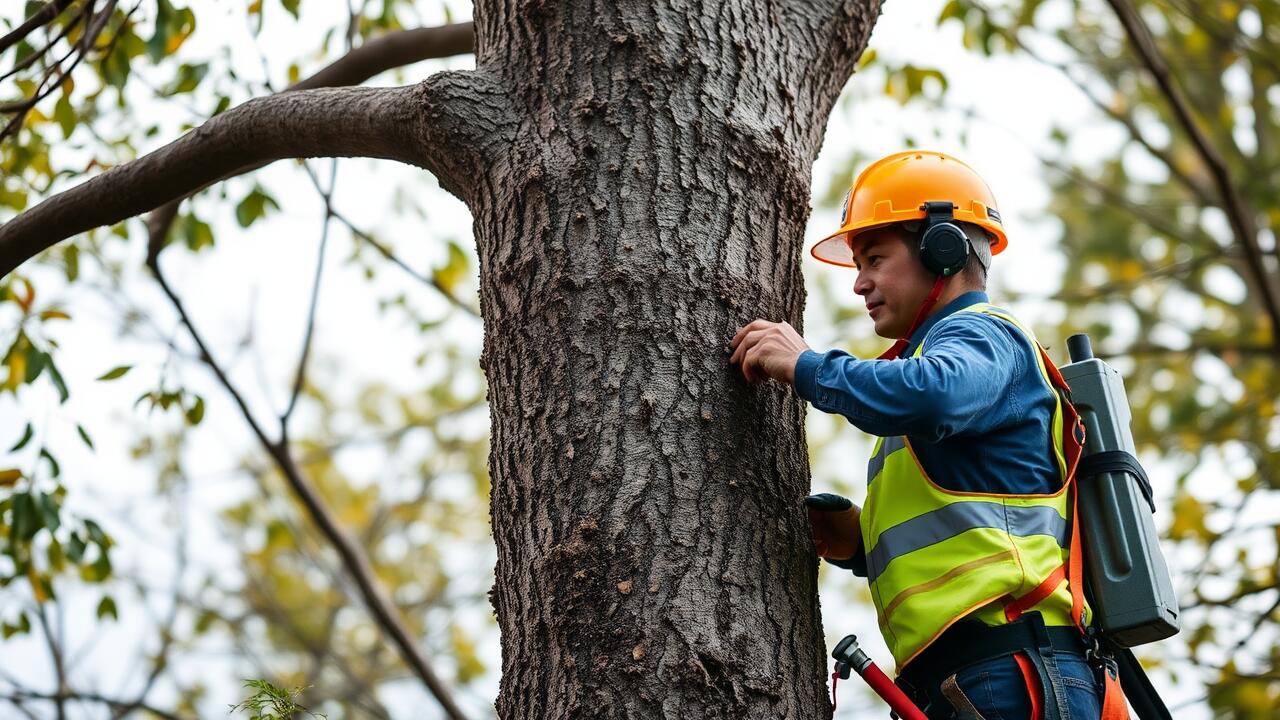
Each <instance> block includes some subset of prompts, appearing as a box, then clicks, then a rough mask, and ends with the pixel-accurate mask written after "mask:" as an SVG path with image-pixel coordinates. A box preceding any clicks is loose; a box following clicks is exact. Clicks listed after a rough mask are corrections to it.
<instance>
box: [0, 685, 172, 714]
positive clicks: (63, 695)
mask: <svg viewBox="0 0 1280 720" xmlns="http://www.w3.org/2000/svg"><path fill="white" fill-rule="evenodd" d="M0 699H4V700H8V701H9V702H11V703H15V704H17V703H21V702H29V701H31V700H48V701H52V702H56V703H61V702H64V701H66V700H74V701H80V702H92V703H102V704H103V705H106V706H107V707H109V708H112V709H113V710H118V709H120V708H123V707H127V706H129V705H130V704H131V703H129V702H128V701H125V700H117V699H115V698H109V697H105V696H103V695H99V694H97V693H91V692H76V691H72V690H65V691H62V692H56V693H41V692H32V691H29V690H17V691H14V692H12V693H10V694H9V695H6V696H3V698H0ZM137 707H138V708H139V709H141V710H145V711H146V712H149V713H151V714H152V715H155V716H156V717H158V718H164V720H182V718H183V716H182V715H177V714H174V713H171V712H168V711H166V710H161V709H160V708H158V707H153V706H151V705H138V706H137Z"/></svg>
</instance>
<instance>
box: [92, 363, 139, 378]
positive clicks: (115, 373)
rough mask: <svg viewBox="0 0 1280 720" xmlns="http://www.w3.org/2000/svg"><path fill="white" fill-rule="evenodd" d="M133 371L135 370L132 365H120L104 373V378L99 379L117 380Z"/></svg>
mask: <svg viewBox="0 0 1280 720" xmlns="http://www.w3.org/2000/svg"><path fill="white" fill-rule="evenodd" d="M132 369H133V366H132V365H120V366H119V367H115V368H112V369H110V370H108V371H107V372H105V373H103V374H102V376H101V377H99V378H98V379H99V380H104V381H105V380H115V379H116V378H122V377H124V374H125V373H127V372H129V371H130V370H132Z"/></svg>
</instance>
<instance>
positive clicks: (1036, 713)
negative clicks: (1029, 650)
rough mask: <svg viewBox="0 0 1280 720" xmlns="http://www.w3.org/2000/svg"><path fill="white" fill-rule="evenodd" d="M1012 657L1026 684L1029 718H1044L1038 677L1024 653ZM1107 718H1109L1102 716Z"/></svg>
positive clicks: (1036, 719) (1107, 719) (1042, 692)
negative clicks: (1029, 699) (1029, 709)
mask: <svg viewBox="0 0 1280 720" xmlns="http://www.w3.org/2000/svg"><path fill="white" fill-rule="evenodd" d="M1013 659H1014V660H1016V661H1018V669H1019V670H1021V671H1022V681H1023V682H1024V683H1026V684H1027V695H1028V696H1030V697H1031V720H1044V689H1043V688H1041V687H1040V677H1039V674H1038V673H1036V668H1035V666H1034V665H1032V664H1031V658H1029V657H1027V654H1026V653H1021V652H1020V653H1014V654H1013ZM1103 720H1109V718H1103Z"/></svg>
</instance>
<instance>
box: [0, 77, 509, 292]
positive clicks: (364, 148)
mask: <svg viewBox="0 0 1280 720" xmlns="http://www.w3.org/2000/svg"><path fill="white" fill-rule="evenodd" d="M477 76H478V73H437V74H436V75H433V76H432V77H431V78H428V79H427V80H426V81H425V82H422V83H419V84H417V85H409V86H405V87H396V88H378V89H369V88H333V89H316V90H305V91H300V92H291V93H284V94H281V95H274V96H271V97H267V98H260V99H257V100H250V101H249V102H247V103H245V104H244V105H241V106H239V107H237V108H235V109H234V110H231V111H229V112H226V113H223V114H222V115H219V116H217V117H215V118H213V119H212V120H210V121H209V122H207V123H205V124H204V125H202V126H200V127H198V128H196V129H195V130H193V131H191V132H189V133H187V134H186V135H184V136H182V137H181V138H179V139H178V140H176V141H174V142H172V143H170V144H169V145H166V146H165V147H162V148H160V149H159V150H156V151H154V152H152V153H149V154H147V155H144V156H143V157H141V158H138V159H137V160H134V161H131V162H128V163H125V164H124V165H119V166H117V167H114V168H112V169H110V170H108V171H107V172H105V173H103V174H102V175H99V176H97V177H94V178H93V179H91V180H89V181H88V182H86V183H83V184H81V185H79V186H77V187H74V188H72V189H70V190H67V191H66V192H63V193H60V194H58V195H55V196H53V197H51V198H49V199H47V200H45V201H44V202H42V203H40V204H39V205H36V206H35V207H34V208H31V209H29V210H27V211H26V212H24V213H22V214H21V215H19V216H18V217H16V218H14V219H13V220H10V221H9V222H8V223H7V224H5V225H2V226H0V276H3V275H7V274H8V273H9V272H11V271H12V270H14V269H15V268H16V267H17V266H18V265H19V264H21V263H22V262H23V261H25V260H27V259H28V258H30V257H33V256H34V255H36V254H37V253H39V252H40V251H42V250H44V249H45V248H48V247H50V246H52V245H53V244H54V243H56V242H58V241H59V240H62V239H64V238H67V237H70V236H72V235H75V234H76V233H79V232H83V231H85V230H89V229H91V228H94V227H98V226H101V225H108V224H112V223H116V222H119V221H121V220H124V219H126V218H130V217H133V216H135V215H138V214H140V213H143V212H146V211H147V210H150V209H152V208H156V207H159V206H160V205H163V204H164V203H166V202H168V201H170V200H173V199H176V198H181V197H184V196H186V195H188V194H190V193H191V192H192V191H194V190H196V189H198V188H200V187H202V186H204V185H205V184H207V183H209V182H211V181H213V180H217V179H219V178H222V177H225V176H227V175H228V174H230V173H233V172H235V171H236V170H238V169H240V168H244V167H248V166H252V165H255V164H260V163H263V162H269V161H272V160H280V159H284V158H299V157H373V158H384V159H390V160H399V161H401V162H406V163H410V164H413V165H417V166H418V167H422V168H426V169H427V170H430V171H432V172H433V173H435V175H436V176H437V177H438V178H439V179H440V182H441V185H442V186H444V187H445V188H446V189H448V190H450V191H451V192H453V193H454V194H457V195H460V196H463V197H464V198H465V196H466V194H467V190H468V188H469V187H470V183H471V182H472V176H473V175H474V173H475V171H476V168H475V166H474V155H473V153H472V151H473V150H474V149H475V147H476V146H478V145H481V144H483V143H485V142H486V141H488V140H491V139H492V138H491V136H492V134H493V133H494V130H495V129H496V125H498V124H499V123H501V122H503V121H505V119H506V115H503V117H502V119H496V118H491V117H485V116H484V114H483V113H484V111H483V110H481V109H477V108H474V107H468V105H474V104H475V103H477V102H479V103H483V104H485V105H492V103H494V102H495V100H497V101H498V102H499V105H501V107H502V108H505V103H504V102H501V101H502V100H505V96H503V97H501V98H495V96H494V93H491V92H489V91H488V89H487V88H485V87H482V86H481V85H480V84H477V83H476V82H474V79H475V78H476V77H477ZM499 94H500V93H499ZM489 110H490V111H491V112H492V111H494V110H493V108H492V107H490V108H489ZM496 112H498V113H501V110H497V111H496Z"/></svg>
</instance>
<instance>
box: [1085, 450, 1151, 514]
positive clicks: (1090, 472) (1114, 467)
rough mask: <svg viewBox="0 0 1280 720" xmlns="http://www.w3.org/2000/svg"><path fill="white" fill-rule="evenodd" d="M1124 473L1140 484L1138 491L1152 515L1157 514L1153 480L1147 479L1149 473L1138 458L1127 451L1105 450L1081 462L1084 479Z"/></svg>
mask: <svg viewBox="0 0 1280 720" xmlns="http://www.w3.org/2000/svg"><path fill="white" fill-rule="evenodd" d="M1114 472H1122V473H1127V474H1129V475H1131V476H1133V479H1134V480H1136V481H1137V483H1138V489H1139V490H1141V491H1142V496H1143V497H1145V498H1146V499H1147V505H1148V506H1149V507H1150V508H1151V514H1153V515H1154V514H1155V512H1156V500H1155V493H1154V492H1153V491H1152V490H1151V479H1150V478H1148V477H1147V471H1146V470H1144V469H1143V468H1142V464H1141V463H1139V462H1138V458H1136V457H1134V456H1133V455H1132V454H1131V453H1129V452H1128V451H1125V450H1105V451H1103V452H1096V453H1094V454H1092V455H1090V456H1089V457H1087V458H1084V459H1083V460H1081V461H1080V468H1079V473H1080V475H1082V476H1083V477H1087V478H1089V477H1095V476H1097V475H1104V474H1106V473H1114Z"/></svg>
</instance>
